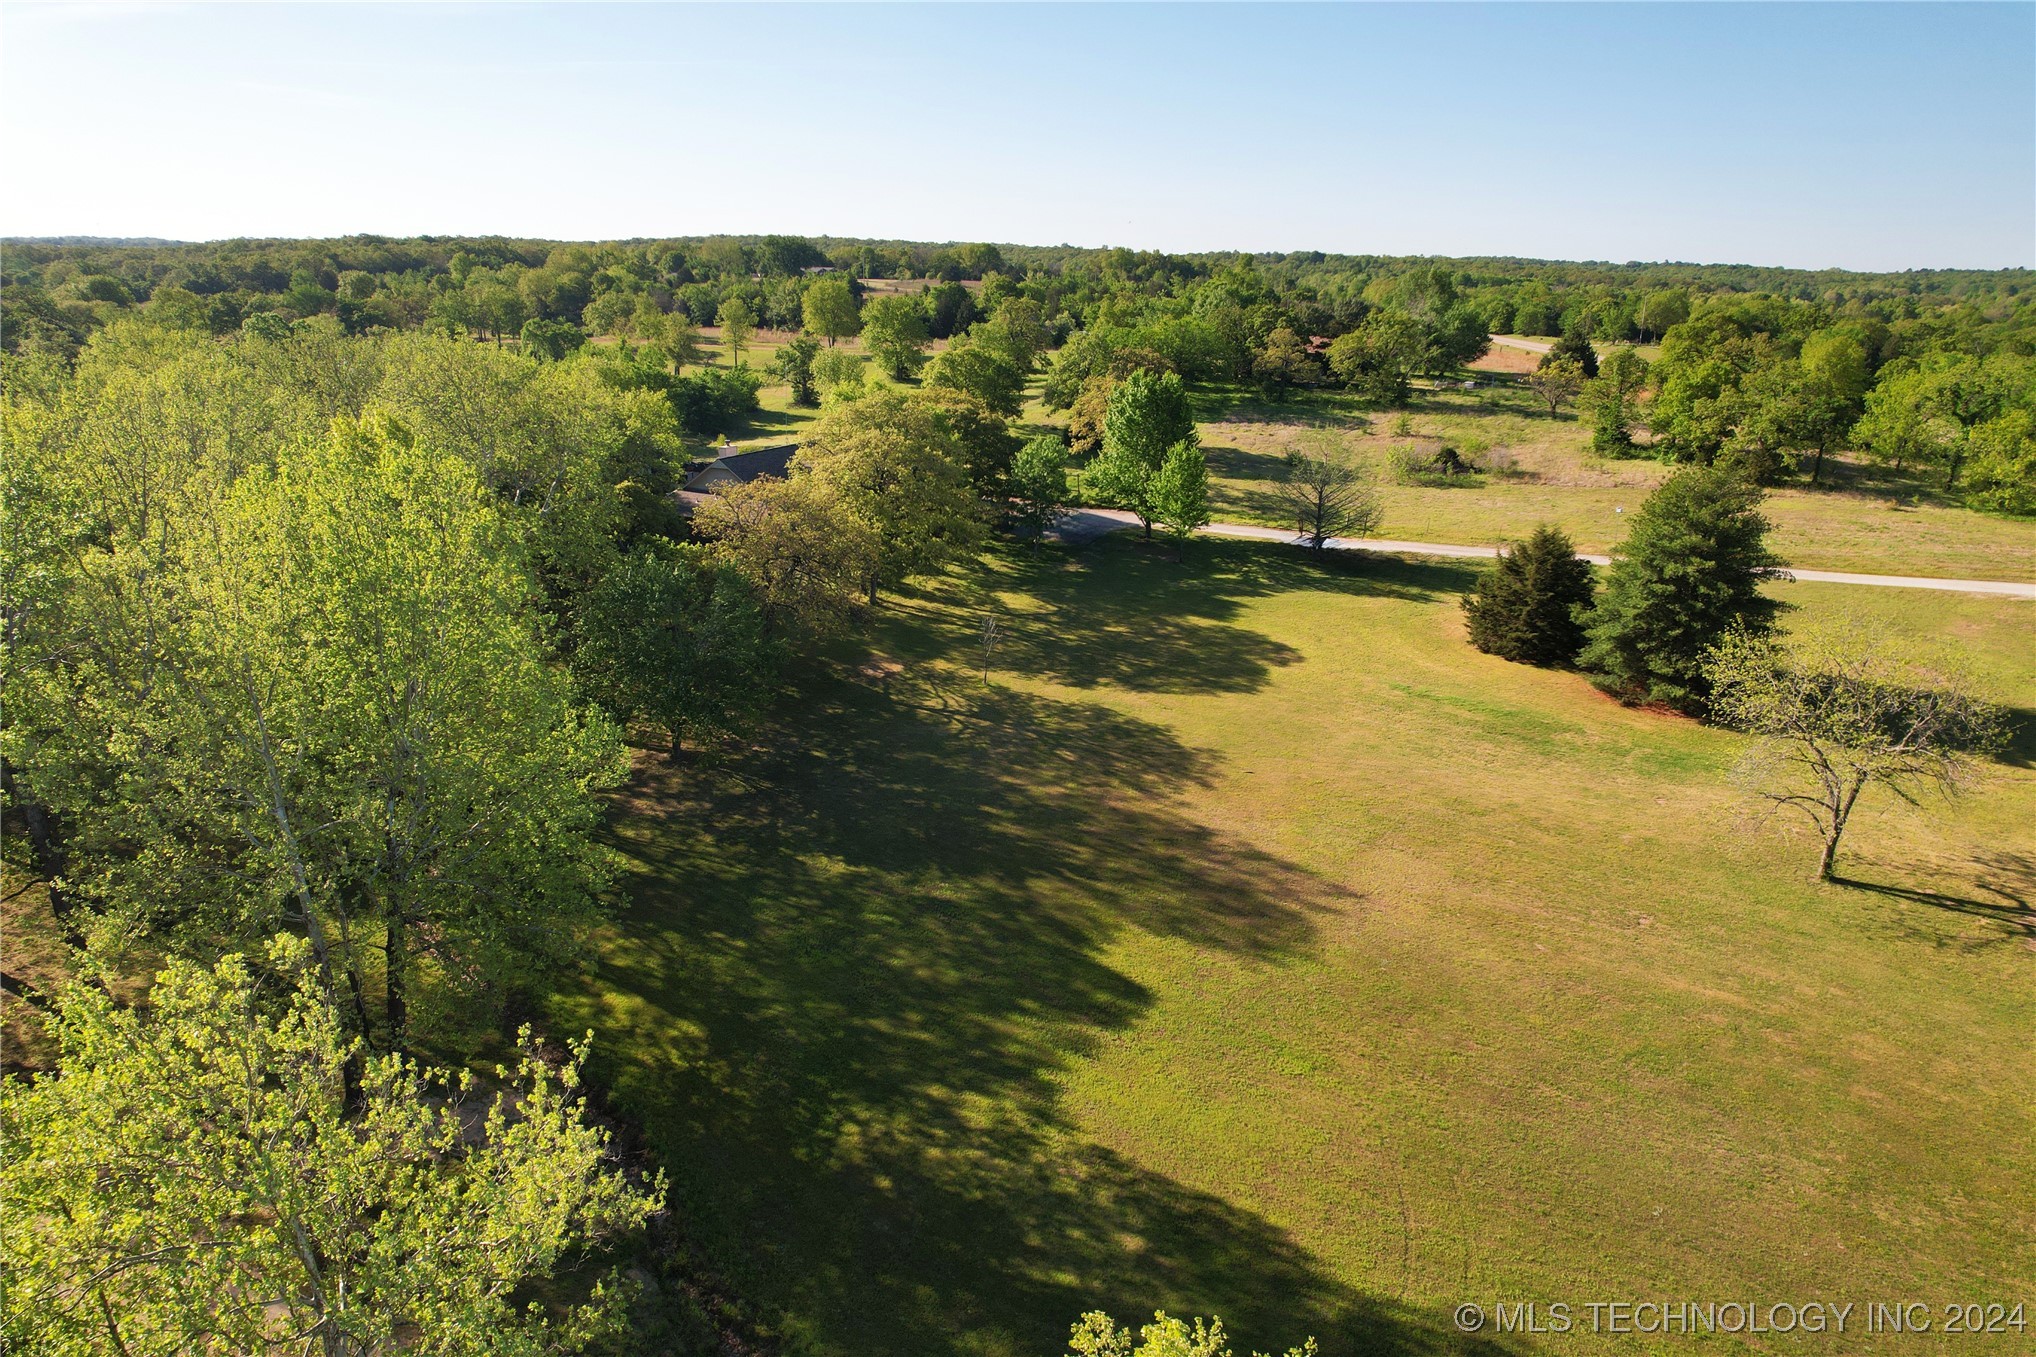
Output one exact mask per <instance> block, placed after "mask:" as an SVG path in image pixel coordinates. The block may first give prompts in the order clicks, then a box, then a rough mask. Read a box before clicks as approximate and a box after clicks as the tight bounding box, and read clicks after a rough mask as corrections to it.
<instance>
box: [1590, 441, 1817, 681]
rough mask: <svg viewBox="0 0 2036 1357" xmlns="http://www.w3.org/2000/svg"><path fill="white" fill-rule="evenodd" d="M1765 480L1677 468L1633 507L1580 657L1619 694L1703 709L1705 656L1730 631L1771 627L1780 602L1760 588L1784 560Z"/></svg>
mask: <svg viewBox="0 0 2036 1357" xmlns="http://www.w3.org/2000/svg"><path fill="white" fill-rule="evenodd" d="M1760 500H1761V492H1760V489H1759V487H1757V486H1755V485H1754V484H1752V483H1751V482H1750V481H1748V480H1746V479H1744V478H1743V477H1741V476H1738V475H1735V474H1734V473H1732V472H1731V471H1728V470H1725V469H1723V468H1719V467H1690V468H1686V469H1685V470H1682V471H1679V472H1677V473H1676V474H1675V475H1673V476H1671V477H1670V478H1669V479H1668V480H1667V481H1666V482H1664V483H1663V484H1662V486H1661V488H1660V489H1658V490H1656V491H1655V492H1654V493H1653V494H1652V495H1649V496H1648V497H1647V502H1646V503H1644V504H1642V505H1641V506H1640V511H1639V512H1638V513H1636V514H1635V515H1634V516H1633V526H1632V527H1631V528H1630V529H1628V531H1627V535H1626V541H1625V543H1624V544H1623V545H1622V546H1621V547H1620V549H1619V551H1618V552H1617V553H1616V555H1615V556H1614V559H1613V565H1612V570H1611V574H1610V577H1609V578H1608V579H1607V580H1606V582H1605V589H1604V592H1603V593H1602V594H1601V595H1600V596H1599V598H1598V602H1597V606H1596V607H1595V608H1593V609H1592V611H1591V614H1590V619H1589V623H1588V626H1587V640H1586V643H1585V646H1584V650H1583V654H1582V655H1581V656H1580V657H1579V663H1581V664H1582V666H1583V667H1584V668H1585V669H1588V670H1591V671H1592V672H1593V673H1595V674H1596V675H1598V682H1599V684H1600V686H1602V687H1603V688H1604V689H1605V690H1606V691H1607V692H1610V693H1611V694H1613V695H1614V696H1615V697H1618V698H1619V699H1620V700H1621V701H1628V702H1660V703H1664V704H1666V705H1668V706H1671V707H1675V708H1677V709H1679V710H1682V711H1687V712H1692V713H1700V712H1702V711H1703V709H1704V706H1705V702H1706V699H1707V698H1708V697H1709V695H1710V683H1709V680H1708V679H1707V677H1706V676H1705V671H1704V664H1705V658H1706V656H1707V655H1708V654H1709V652H1710V650H1711V648H1712V647H1714V646H1716V645H1717V644H1718V643H1719V642H1720V641H1722V640H1723V639H1724V638H1725V637H1726V635H1727V634H1729V633H1731V632H1734V631H1742V632H1744V633H1746V634H1747V635H1750V636H1755V637H1758V636H1764V635H1766V634H1768V633H1769V632H1770V631H1771V630H1772V629H1773V626H1774V618H1775V614H1776V613H1778V612H1780V611H1781V607H1782V605H1781V604H1779V603H1777V602H1776V601H1775V600H1773V599H1771V598H1766V597H1764V596H1763V595H1762V594H1761V592H1760V586H1761V583H1762V581H1764V580H1769V579H1773V578H1775V577H1777V576H1778V575H1779V574H1780V573H1781V566H1782V565H1783V562H1782V561H1781V560H1780V559H1779V558H1778V557H1776V556H1775V555H1774V553H1773V552H1771V551H1769V550H1768V548H1767V532H1768V529H1769V527H1770V524H1769V523H1768V520H1767V519H1766V518H1765V517H1764V516H1763V515H1762V514H1761V513H1760V509H1759V505H1760Z"/></svg>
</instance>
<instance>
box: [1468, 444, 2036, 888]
mask: <svg viewBox="0 0 2036 1357" xmlns="http://www.w3.org/2000/svg"><path fill="white" fill-rule="evenodd" d="M1760 500H1761V490H1760V488H1759V487H1758V486H1757V485H1756V484H1754V483H1753V481H1752V480H1751V479H1750V478H1749V477H1748V476H1746V475H1745V474H1744V473H1743V471H1741V470H1738V469H1735V468H1733V467H1730V466H1721V465H1712V466H1692V467H1686V468H1684V469H1682V470H1679V471H1677V472H1676V473H1675V474H1674V475H1672V476H1670V477H1669V479H1668V480H1667V481H1666V482H1664V483H1663V484H1662V486H1661V487H1660V488H1659V489H1657V490H1656V491H1654V493H1653V494H1651V495H1649V496H1648V498H1647V500H1646V502H1645V503H1643V504H1642V505H1641V507H1640V510H1639V512H1638V513H1636V514H1635V515H1634V516H1633V523H1632V526H1631V527H1630V528H1629V529H1628V531H1627V535H1626V540H1625V541H1624V542H1623V543H1622V544H1621V545H1620V547H1619V548H1618V550H1617V551H1616V552H1615V553H1614V555H1613V558H1612V565H1611V568H1610V570H1609V571H1608V572H1607V574H1606V576H1605V578H1604V580H1603V581H1602V584H1601V583H1600V582H1599V580H1598V579H1597V578H1596V571H1595V570H1594V568H1593V567H1592V565H1591V564H1590V563H1589V562H1587V561H1585V560H1583V559H1582V558H1580V557H1579V556H1577V554H1576V552H1575V550H1574V548H1573V547H1572V545H1571V543H1570V541H1569V538H1568V537H1567V536H1565V535H1564V534H1563V533H1562V532H1560V531H1559V530H1557V529H1555V528H1552V527H1548V526H1545V525H1544V526H1543V527H1541V528H1539V529H1537V530H1536V531H1535V532H1534V533H1533V534H1532V535H1531V536H1529V537H1527V538H1526V539H1525V540H1524V541H1522V542H1519V543H1517V544H1515V545H1514V546H1513V547H1512V548H1511V549H1510V550H1507V551H1504V552H1502V553H1501V555H1500V558H1499V561H1498V563H1497V565H1496V566H1495V567H1494V568H1492V569H1490V570H1488V571H1485V572H1484V573H1483V574H1481V575H1480V576H1479V578H1478V581H1477V583H1476V585H1475V586H1474V587H1473V588H1472V589H1471V590H1470V592H1469V593H1467V594H1466V595H1465V596H1464V599H1463V609H1464V614H1465V622H1466V626H1467V631H1468V633H1469V639H1470V642H1471V644H1472V645H1474V646H1476V647H1477V648H1478V649H1479V650H1482V651H1484V652H1486V653H1487V654H1491V655H1496V656H1499V657H1500V658H1502V659H1507V660H1513V661H1516V662H1519V663H1524V664H1535V665H1543V666H1548V667H1556V668H1572V667H1573V668H1577V669H1581V670H1582V671H1583V672H1584V673H1586V674H1587V675H1588V676H1589V677H1590V679H1591V681H1592V682H1594V683H1595V684H1597V685H1598V686H1599V687H1600V688H1602V689H1604V690H1605V691H1606V692H1608V693H1610V694H1611V695H1612V696H1614V697H1616V698H1618V699H1619V700H1620V701H1622V702H1627V703H1636V704H1638V703H1646V704H1656V705H1660V706H1663V707H1666V708H1671V709H1673V710H1676V711H1680V712H1684V713H1686V714H1689V715H1692V716H1698V717H1702V718H1705V719H1709V720H1712V721H1714V722H1716V723H1718V724H1720V725H1723V726H1727V727H1730V728H1733V729H1737V730H1740V731H1743V732H1745V733H1747V734H1749V735H1751V736H1753V737H1754V742H1753V744H1752V745H1751V746H1750V748H1749V751H1748V753H1747V755H1746V757H1745V759H1744V760H1743V761H1742V764H1741V772H1742V774H1743V776H1744V779H1745V780H1746V781H1747V782H1748V783H1749V785H1750V786H1751V787H1752V789H1753V790H1754V792H1755V793H1756V794H1757V795H1759V796H1760V797H1762V798H1764V799H1765V800H1766V801H1767V803H1768V804H1769V806H1770V808H1771V809H1772V810H1773V811H1776V812H1792V813H1794V814H1797V815H1800V816H1801V817H1803V818H1804V819H1806V820H1807V821H1808V822H1809V823H1810V825H1811V826H1812V828H1813V829H1814V830H1815V832H1816V834H1817V836H1818V840H1819V843H1820V852H1819V856H1818V862H1817V870H1816V873H1815V877H1816V879H1817V880H1818V881H1830V880H1833V879H1835V878H1836V876H1837V858H1838V850H1839V846H1840V844H1841V843H1842V841H1843V839H1844V835H1845V830H1846V827H1847V825H1848V824H1849V822H1850V820H1851V816H1852V813H1853V810H1854V809H1855V807H1856V806H1857V804H1858V802H1859V799H1860V797H1861V796H1862V794H1864V793H1865V792H1866V791H1868V790H1869V789H1871V788H1874V787H1879V788H1882V789H1883V790H1886V791H1888V792H1891V793H1893V794H1894V795H1896V796H1898V797H1901V798H1903V799H1905V800H1907V799H1913V798H1914V797H1915V796H1916V795H1917V793H1918V792H1919V791H1921V790H1924V789H1929V788H1935V789H1937V790H1941V791H1943V792H1946V793H1954V792H1957V791H1960V790H1963V789H1964V788H1965V787H1967V786H1968V785H1970V784H1972V783H1973V782H1974V781H1975V780H1976V774H1977V772H1978V769H1979V768H1980V767H1981V766H1982V763H1983V761H1984V760H1985V759H1986V758H1987V757H1989V756H1991V755H1993V754H1996V753H1998V752H1999V751H2000V750H2001V749H2002V748H2003V747H2005V745H2006V742H2007V740H2008V737H2009V732H2010V727H2009V723H2008V716H2007V713H2006V711H2005V710H2004V709H2003V708H2001V707H2000V706H1998V705H1997V704H1995V703H1993V702H1991V701H1989V700H1988V699H1987V698H1986V697H1985V696H1984V695H1983V694H1982V692H1981V688H1980V685H1979V684H1978V683H1976V682H1975V681H1974V679H1973V678H1972V677H1971V675H1970V674H1968V673H1966V672H1965V671H1964V670H1963V669H1961V668H1960V667H1959V666H1957V665H1956V664H1955V663H1947V662H1944V661H1941V660H1934V659H1923V658H1917V657H1914V656H1911V655H1908V654H1905V653H1903V649H1902V648H1901V647H1899V646H1898V645H1896V644H1895V643H1894V642H1892V641H1890V640H1889V639H1888V638H1886V637H1885V636H1882V635H1879V634H1877V633H1876V632H1874V631H1873V630H1872V629H1870V628H1865V627H1859V626H1854V627H1850V628H1845V629H1841V630H1839V631H1837V632H1835V633H1811V634H1807V635H1793V634H1784V633H1783V632H1782V630H1781V628H1780V626H1779V619H1780V617H1781V614H1782V613H1783V612H1784V611H1785V607H1784V605H1783V604H1782V603H1781V602H1780V601H1779V600H1777V599H1775V598H1773V597H1772V596H1771V595H1769V594H1768V593H1767V592H1765V591H1764V590H1763V588H1762V586H1763V585H1764V584H1765V583H1767V582H1768V581H1772V580H1777V579H1783V578H1786V573H1787V572H1786V569H1785V564H1786V563H1785V562H1783V561H1782V560H1781V559H1780V558H1779V557H1777V556H1776V555H1775V554H1774V552H1773V551H1772V550H1771V549H1770V548H1769V547H1768V545H1767V534H1768V532H1769V531H1770V528H1771V524H1770V523H1769V521H1768V519H1767V518H1766V516H1765V515H1763V514H1762V513H1761V512H1760V507H1759V506H1760Z"/></svg>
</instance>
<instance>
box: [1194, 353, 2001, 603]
mask: <svg viewBox="0 0 2036 1357" xmlns="http://www.w3.org/2000/svg"><path fill="white" fill-rule="evenodd" d="M1203 412H1204V415H1205V419H1204V421H1203V423H1202V442H1203V446H1204V447H1205V449H1206V450H1207V452H1208V455H1209V467H1210V473H1211V491H1212V500H1213V505H1212V507H1213V510H1214V512H1215V515H1216V517H1217V519H1218V520H1219V521H1223V520H1228V521H1233V522H1251V523H1266V524H1272V525H1276V526H1285V523H1284V521H1283V519H1282V518H1281V516H1280V513H1279V506H1278V504H1277V502H1276V501H1275V500H1274V498H1273V493H1272V492H1273V487H1274V482H1275V481H1276V479H1277V478H1278V477H1279V475H1280V459H1281V458H1282V457H1283V456H1284V455H1285V454H1286V453H1287V452H1288V451H1290V450H1292V449H1293V448H1295V447H1296V446H1298V445H1299V442H1300V441H1301V440H1304V439H1306V438H1311V437H1312V438H1326V439H1328V440H1329V441H1331V442H1332V443H1334V444H1336V445H1340V446H1341V447H1342V448H1343V449H1344V450H1345V452H1346V453H1347V454H1348V455H1350V456H1352V457H1353V458H1355V459H1356V460H1358V461H1361V462H1364V463H1368V464H1370V465H1372V466H1374V467H1375V468H1378V469H1379V470H1380V473H1381V490H1382V492H1383V495H1384V498H1385V503H1386V521H1385V525H1384V526H1383V527H1382V528H1381V529H1380V532H1381V535H1383V536H1387V537H1392V538H1398V539H1401V540H1405V541H1418V542H1452V543H1465V544H1471V545H1477V544H1485V543H1496V542H1499V541H1503V540H1507V539H1517V538H1521V537H1525V536H1526V535H1527V534H1528V533H1529V532H1531V531H1533V529H1534V527H1535V526H1536V525H1537V524H1539V523H1544V522H1545V523H1553V524H1555V525H1556V526H1557V527H1560V528H1562V529H1563V530H1564V531H1565V532H1567V533H1569V534H1570V536H1571V538H1572V539H1573V540H1574V541H1575V542H1576V544H1577V547H1578V549H1579V550H1582V551H1589V552H1605V551H1609V550H1610V549H1611V548H1612V547H1614V546H1616V545H1617V544H1618V543H1619V541H1620V540H1621V539H1622V538H1624V536H1625V524H1624V522H1623V514H1630V513H1632V512H1633V511H1634V510H1635V509H1636V508H1638V507H1639V504H1640V501H1641V500H1643V499H1645V498H1646V496H1647V493H1648V491H1649V490H1651V489H1653V487H1654V486H1656V485H1658V484H1660V482H1661V481H1662V480H1663V479H1664V478H1665V477H1666V476H1667V475H1668V473H1669V468H1668V467H1667V466H1665V465H1663V464H1661V463H1659V462H1655V461H1652V460H1648V459H1640V458H1636V459H1617V460H1611V459H1606V458H1602V457H1597V456H1594V455H1593V454H1592V453H1591V451H1590V429H1589V426H1588V425H1587V424H1586V423H1584V422H1583V421H1581V420H1579V419H1578V418H1577V417H1576V416H1575V415H1574V414H1573V413H1571V412H1569V411H1565V412H1564V413H1563V414H1562V416H1561V417H1559V418H1556V419H1550V418H1549V417H1548V414H1547V411H1546V409H1545V408H1544V407H1542V406H1541V404H1540V403H1539V402H1538V401H1536V400H1535V399H1534V398H1533V395H1532V394H1531V393H1530V392H1527V391H1524V390H1521V389H1518V388H1513V387H1506V386H1488V387H1484V388H1481V389H1479V390H1477V391H1462V390H1453V391H1427V390H1423V391H1417V392H1416V393H1415V395H1414V398H1413V400H1412V402H1411V403H1410V406H1409V408H1408V410H1407V411H1406V414H1407V415H1408V417H1409V419H1410V421H1411V423H1412V426H1413V430H1414V434H1415V435H1416V439H1415V440H1410V439H1408V438H1406V437H1404V436H1402V435H1400V434H1397V433H1395V432H1394V426H1395V424H1396V422H1397V420H1398V417H1399V413H1400V412H1396V411H1395V412H1380V411H1366V410H1363V409H1362V408H1360V407H1359V406H1358V405H1357V404H1356V403H1355V402H1353V401H1352V400H1351V399H1350V398H1349V397H1348V396H1346V395H1344V394H1342V393H1339V392H1308V393H1303V394H1301V395H1298V396H1296V397H1294V398H1293V399H1291V400H1288V401H1277V402H1269V401H1265V400H1262V399H1259V398H1257V397H1255V396H1252V395H1248V394H1243V393H1232V394H1228V395H1225V394H1220V393H1219V394H1217V395H1215V396H1213V397H1211V398H1209V399H1207V400H1205V402H1204V407H1203ZM1468 439H1481V440H1482V441H1483V442H1485V443H1486V444H1487V445H1489V446H1491V447H1494V448H1502V449H1504V450H1505V451H1507V452H1508V453H1510V454H1511V455H1512V457H1513V459H1514V462H1515V469H1514V471H1513V472H1512V474H1508V475H1495V476H1486V477H1475V478H1468V479H1467V480H1466V481H1465V483H1463V484H1458V485H1453V486H1432V485H1400V484H1395V483H1393V482H1392V480H1391V478H1390V477H1389V476H1386V475H1385V474H1384V467H1385V457H1386V455H1387V451H1388V449H1390V448H1391V447H1393V446H1394V445H1396V444H1401V443H1406V442H1409V441H1420V442H1422V443H1424V444H1425V445H1427V446H1431V447H1432V446H1435V445H1437V444H1439V443H1440V442H1443V441H1447V442H1452V443H1456V444H1458V445H1461V444H1462V443H1463V442H1464V441H1465V440H1468ZM1825 478H1826V480H1827V481H1828V483H1829V484H1828V486H1827V487H1826V488H1822V489H1817V490H1811V489H1808V488H1807V487H1802V486H1795V485H1791V486H1784V487H1780V488H1777V489H1775V490H1774V491H1772V492H1771V493H1770V494H1769V497H1768V502H1767V508H1766V512H1767V513H1768V515H1769V516H1770V517H1771V518H1773V519H1774V521H1775V524H1776V528H1777V531H1776V534H1775V542H1776V545H1777V547H1778V549H1779V550H1780V551H1781V553H1782V555H1783V556H1785V557H1786V558H1787V559H1788V560H1789V561H1790V562H1791V563H1793V564H1795V565H1799V566H1802V567H1804V568H1805V569H1822V570H1860V571H1868V572H1873V573H1880V574H1915V575H1935V576H1942V577H1947V578H1968V579H2029V578H2031V577H2036V521H2031V520H2027V519H2005V518H2000V517H1997V516H1995V515H1990V514H1980V513H1975V512H1973V511H1972V510H1970V509H1967V508H1965V507H1963V505H1961V504H1959V503H1957V502H1956V501H1955V500H1951V499H1947V498H1946V497H1945V496H1943V495H1942V494H1941V493H1939V492H1938V490H1937V488H1936V486H1935V485H1934V484H1931V483H1926V482H1922V481H1918V480H1916V479H1913V478H1906V477H1905V478H1900V479H1892V478H1889V479H1882V478H1876V477H1873V476H1870V475H1868V474H1867V472H1866V469H1865V468H1863V467H1861V466H1859V465H1857V464H1855V463H1852V462H1850V461H1847V460H1844V459H1842V458H1834V459H1831V460H1830V461H1827V463H1826V466H1825ZM1621 511H1623V513H1622V512H1621Z"/></svg>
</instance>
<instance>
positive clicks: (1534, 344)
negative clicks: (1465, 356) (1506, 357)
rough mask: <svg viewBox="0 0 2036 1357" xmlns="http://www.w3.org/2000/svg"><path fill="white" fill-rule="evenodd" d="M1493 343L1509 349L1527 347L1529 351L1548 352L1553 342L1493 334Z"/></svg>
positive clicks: (1552, 346)
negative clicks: (1546, 342) (1545, 342)
mask: <svg viewBox="0 0 2036 1357" xmlns="http://www.w3.org/2000/svg"><path fill="white" fill-rule="evenodd" d="M1492 343H1494V344H1497V345H1499V346H1500V347H1501V348H1507V349H1525V350H1527V352H1529V353H1547V352H1548V351H1549V350H1550V349H1552V348H1554V347H1555V345H1553V344H1544V343H1542V342H1541V341H1540V340H1538V339H1515V338H1513V336H1511V335H1493V336H1492Z"/></svg>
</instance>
